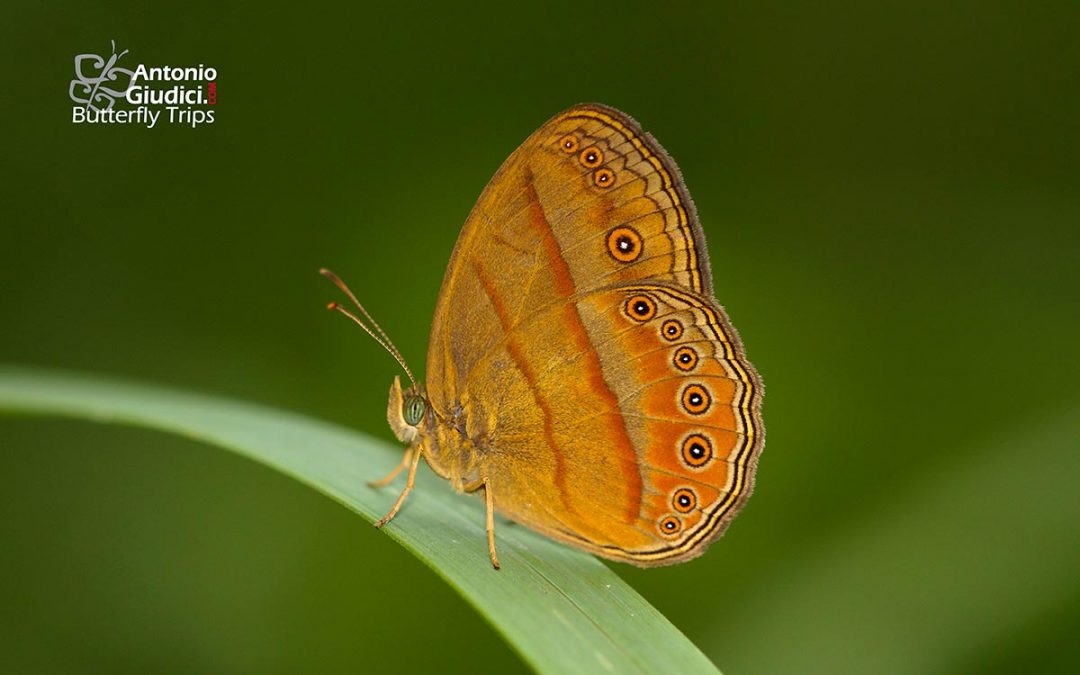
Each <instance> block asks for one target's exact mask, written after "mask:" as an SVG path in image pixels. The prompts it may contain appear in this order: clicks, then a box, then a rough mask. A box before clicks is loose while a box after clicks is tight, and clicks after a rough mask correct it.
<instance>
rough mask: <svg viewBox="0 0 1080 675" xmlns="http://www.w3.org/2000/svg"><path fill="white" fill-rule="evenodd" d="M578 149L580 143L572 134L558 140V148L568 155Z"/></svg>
mask: <svg viewBox="0 0 1080 675" xmlns="http://www.w3.org/2000/svg"><path fill="white" fill-rule="evenodd" d="M579 147H581V143H580V141H578V137H577V136H575V135H574V134H567V135H565V136H563V137H562V138H560V139H559V148H561V149H562V151H563V152H565V153H566V154H568V155H572V154H574V153H575V152H577V151H578V148H579Z"/></svg>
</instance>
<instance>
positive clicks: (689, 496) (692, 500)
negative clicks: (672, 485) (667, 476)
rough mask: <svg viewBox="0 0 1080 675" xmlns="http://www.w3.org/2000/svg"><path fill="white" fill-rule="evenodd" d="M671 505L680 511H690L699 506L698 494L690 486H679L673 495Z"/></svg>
mask: <svg viewBox="0 0 1080 675" xmlns="http://www.w3.org/2000/svg"><path fill="white" fill-rule="evenodd" d="M671 505H672V506H673V507H674V508H675V510H676V511H678V512H679V513H690V512H691V511H693V510H694V509H695V508H697V495H696V494H694V491H693V490H691V489H690V488H679V489H678V490H676V491H675V494H673V495H672V496H671Z"/></svg>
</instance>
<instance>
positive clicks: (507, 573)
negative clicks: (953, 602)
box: [0, 366, 718, 673]
mask: <svg viewBox="0 0 1080 675" xmlns="http://www.w3.org/2000/svg"><path fill="white" fill-rule="evenodd" d="M0 411H4V412H9V413H18V414H31V415H61V416H67V417H74V418H80V419H86V420H92V421H96V422H104V423H116V424H126V425H132V426H140V427H147V428H151V429H157V430H160V431H167V432H171V433H176V434H179V435H182V436H186V437H189V438H193V439H196V440H199V441H203V442H206V443H209V444H211V445H216V446H219V447H222V448H225V449H228V450H232V451H234V452H236V453H239V454H241V455H244V456H245V457H249V458H251V459H253V460H255V461H257V462H261V463H263V464H266V465H267V466H270V467H273V468H275V469H277V470H278V471H281V472H282V473H284V474H286V475H288V476H291V477H293V478H295V479H296V480H298V481H300V482H301V483H304V484H305V485H308V486H310V487H312V488H314V489H316V490H318V491H319V492H321V493H323V494H325V495H327V496H328V497H330V498H332V499H334V500H336V501H338V502H340V503H341V504H343V505H345V506H346V507H348V508H349V509H351V510H353V511H355V512H356V513H359V514H360V515H361V516H363V517H364V518H365V519H367V520H369V521H374V520H376V519H377V518H378V517H380V516H381V515H382V514H383V513H384V512H385V511H386V510H387V509H388V508H389V506H390V504H391V503H392V502H393V500H394V498H395V496H396V491H395V490H392V489H387V490H373V489H370V488H368V487H367V486H366V485H365V480H366V479H369V478H371V477H372V476H380V475H382V474H384V473H386V472H388V471H389V470H390V469H391V468H392V467H393V466H394V465H395V464H396V463H397V462H398V461H399V459H400V457H401V452H402V448H400V447H394V446H390V445H387V444H386V443H383V442H381V441H378V440H376V439H373V438H371V437H368V436H365V435H363V434H360V433H357V432H354V431H350V430H347V429H342V428H340V427H337V426H333V425H330V424H327V423H325V422H320V421H318V420H313V419H309V418H306V417H302V416H300V415H296V414H293V413H288V412H283V411H280V410H274V409H272V408H266V407H262V406H258V405H253V404H249V403H244V402H239V401H233V400H227V399H222V398H218V397H214V396H204V395H199V394H190V393H183V392H179V391H175V390H170V389H166V388H162V387H154V386H147V385H140V384H133V383H127V382H120V381H116V380H112V379H104V378H101V377H99V376H89V375H77V374H70V373H60V372H53V371H44V370H38V369H31V368H23V367H14V366H7V367H0ZM418 483H419V484H418V487H417V489H416V490H414V491H413V493H412V495H410V497H409V500H408V502H407V506H406V508H405V510H404V512H403V514H402V515H403V516H404V517H399V518H397V519H395V520H394V521H393V522H392V523H390V524H389V525H388V526H387V527H386V528H384V529H385V531H386V533H387V534H388V535H389V536H390V537H392V538H393V539H395V540H397V541H398V542H400V543H401V544H402V545H403V546H405V548H407V549H408V550H410V551H412V552H413V553H414V554H415V555H416V556H417V557H418V558H420V560H422V561H424V562H425V563H426V564H428V565H429V566H430V567H431V568H432V569H433V570H435V572H436V573H437V574H439V575H440V576H441V577H443V578H444V579H445V580H446V581H447V582H448V583H449V584H450V585H451V586H453V587H454V588H455V589H457V590H458V592H460V593H461V595H462V596H464V598H465V599H466V600H468V601H469V602H471V603H472V604H473V605H474V606H475V607H476V608H477V609H478V610H479V611H480V613H481V614H482V615H483V616H484V617H485V618H486V619H487V620H488V621H490V622H491V624H492V625H493V626H494V627H495V629H496V630H497V631H499V632H500V633H501V634H502V635H503V636H504V637H505V638H506V640H507V641H508V642H509V643H510V645H511V646H512V647H513V648H514V649H516V650H517V651H518V653H520V654H521V656H522V657H523V658H524V659H525V661H526V662H527V663H529V664H530V665H531V666H533V667H534V668H535V669H536V670H537V671H539V672H544V673H572V672H583V673H601V672H616V673H633V672H644V673H658V672H677V673H716V672H718V671H717V670H716V668H715V667H714V666H713V665H712V663H711V662H710V661H709V660H708V659H707V658H706V657H705V656H704V655H703V654H702V653H701V652H700V651H699V650H698V649H697V647H695V646H694V645H693V644H692V643H691V642H690V641H689V640H688V639H687V638H686V636H684V635H683V634H682V633H680V632H679V630H678V629H676V628H675V627H674V626H673V625H672V624H671V623H670V622H669V621H668V620H667V619H665V618H664V617H663V616H662V615H661V614H660V613H659V612H658V611H657V610H656V609H654V608H653V607H652V606H651V605H649V604H648V603H647V602H646V601H645V600H644V599H643V598H642V597H641V596H640V595H638V594H637V593H636V592H635V591H634V590H633V589H632V588H630V587H629V586H627V585H626V584H625V583H624V582H623V581H621V580H620V579H619V577H618V576H616V575H615V574H614V573H613V572H611V571H610V570H609V569H608V568H607V567H605V566H604V565H603V564H602V563H601V562H600V561H598V560H596V559H595V558H593V557H591V556H589V555H586V554H584V553H581V552H579V551H576V550H573V549H570V548H567V547H565V546H561V545H559V544H556V543H554V542H552V541H549V540H547V539H545V538H544V537H541V536H539V535H537V534H535V533H533V532H531V531H529V530H527V529H525V528H523V527H518V526H514V525H511V524H509V523H507V522H505V521H501V522H500V523H498V525H497V527H496V531H497V535H498V544H499V557H500V561H501V562H502V565H503V569H502V570H500V571H495V570H493V569H492V567H491V563H490V562H489V560H488V555H487V546H486V540H485V532H484V512H483V508H482V504H481V503H480V501H479V500H476V499H473V498H468V497H464V496H461V495H456V494H454V493H453V492H452V491H451V490H450V489H449V488H448V486H447V485H446V484H445V483H443V482H442V481H439V480H438V479H436V478H434V477H432V476H430V475H427V476H424V477H422V478H421V480H420V481H418Z"/></svg>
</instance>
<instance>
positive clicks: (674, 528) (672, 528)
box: [659, 516, 682, 537]
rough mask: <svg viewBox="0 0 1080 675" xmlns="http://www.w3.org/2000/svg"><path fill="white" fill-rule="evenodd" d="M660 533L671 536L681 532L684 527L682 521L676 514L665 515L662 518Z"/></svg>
mask: <svg viewBox="0 0 1080 675" xmlns="http://www.w3.org/2000/svg"><path fill="white" fill-rule="evenodd" d="M659 525H660V534H662V535H664V536H665V537H671V536H673V535H676V534H678V533H679V530H681V529H682V521H681V520H679V519H678V518H676V517H675V516H664V517H663V518H661V519H660V523H659Z"/></svg>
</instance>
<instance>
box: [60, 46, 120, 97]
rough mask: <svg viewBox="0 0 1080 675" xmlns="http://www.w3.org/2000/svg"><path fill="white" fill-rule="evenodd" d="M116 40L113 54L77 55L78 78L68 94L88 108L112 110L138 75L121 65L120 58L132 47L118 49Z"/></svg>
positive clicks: (76, 75)
mask: <svg viewBox="0 0 1080 675" xmlns="http://www.w3.org/2000/svg"><path fill="white" fill-rule="evenodd" d="M110 42H112V54H111V55H110V56H109V58H108V59H106V58H104V57H101V56H98V55H97V54H79V55H78V56H76V57H75V79H74V80H72V81H71V85H70V86H69V87H68V95H69V96H71V100H72V101H75V102H76V103H83V104H85V105H86V107H87V108H88V109H93V110H108V109H110V108H112V107H113V106H114V105H115V104H116V100H117V99H118V98H124V97H125V96H127V93H128V90H129V89H131V85H132V82H133V81H134V78H135V72H134V71H132V70H130V69H129V68H121V67H120V66H118V65H117V62H119V61H120V59H121V58H123V56H124V54H127V53H128V50H126V49H125V50H124V51H122V52H120V53H119V54H117V53H116V41H114V40H110Z"/></svg>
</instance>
